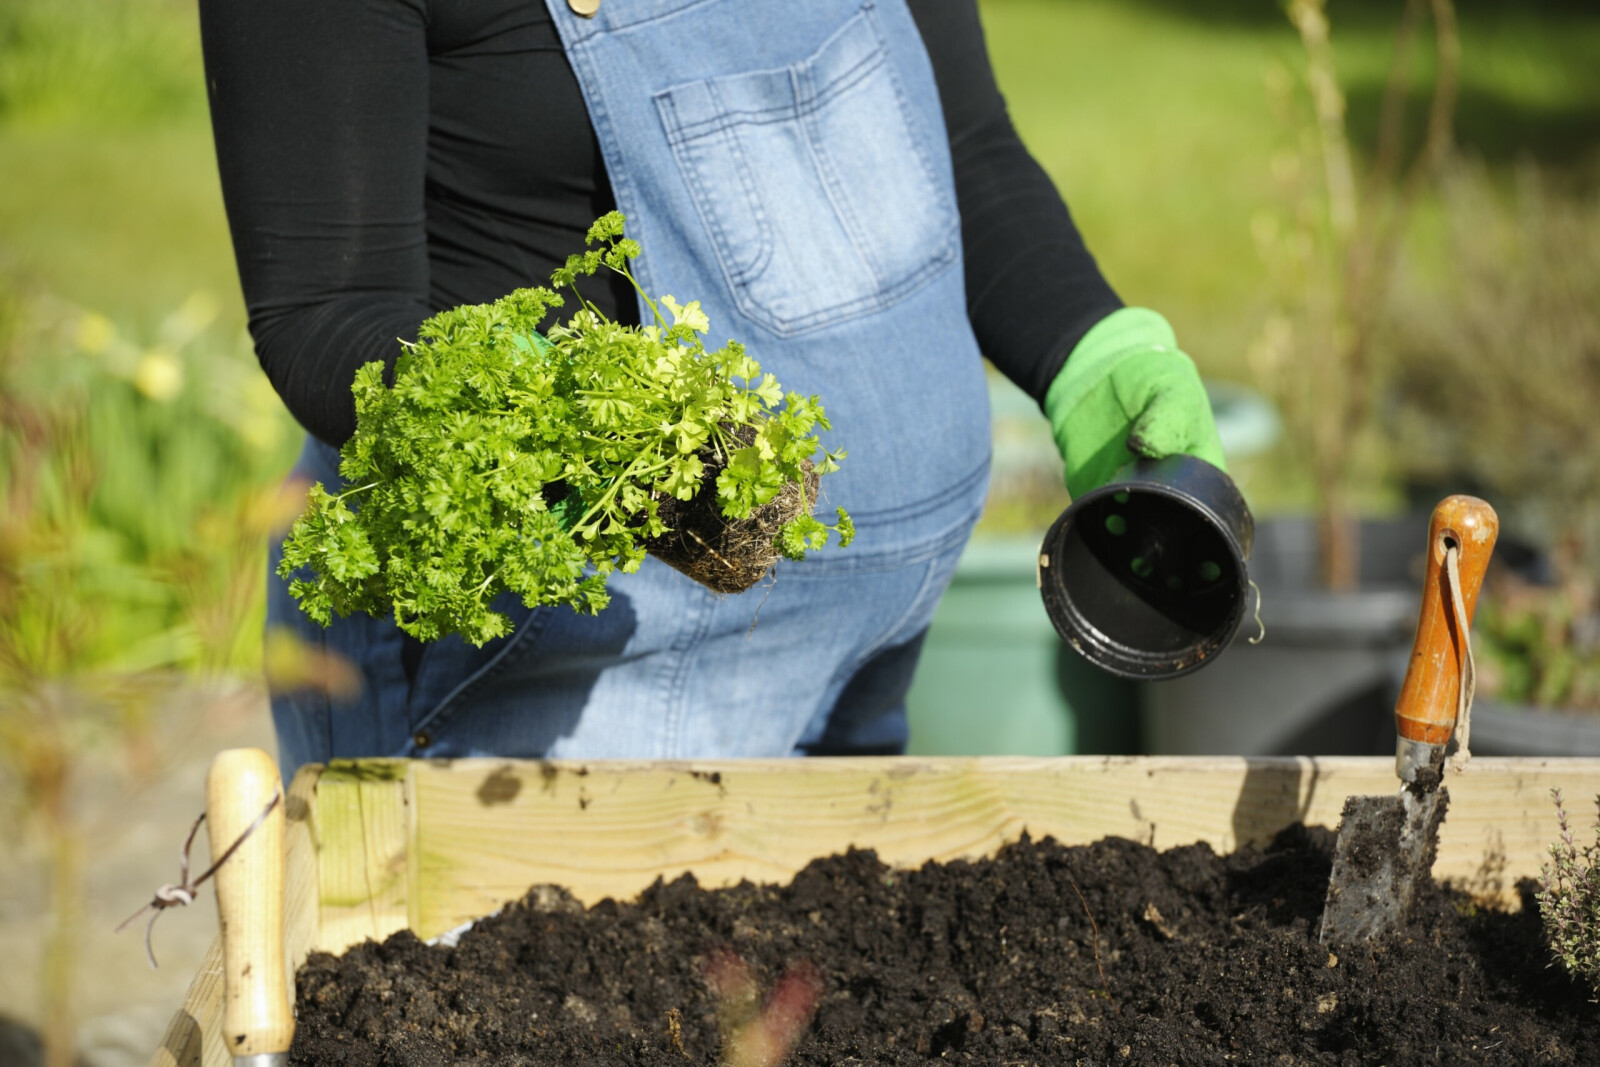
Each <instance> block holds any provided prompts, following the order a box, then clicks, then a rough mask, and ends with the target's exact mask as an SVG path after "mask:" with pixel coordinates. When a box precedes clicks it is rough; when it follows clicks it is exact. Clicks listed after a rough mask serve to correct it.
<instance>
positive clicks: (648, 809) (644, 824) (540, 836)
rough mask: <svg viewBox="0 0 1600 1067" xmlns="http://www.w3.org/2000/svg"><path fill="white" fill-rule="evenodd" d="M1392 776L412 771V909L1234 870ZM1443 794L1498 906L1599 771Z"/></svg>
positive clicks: (1167, 766)
mask: <svg viewBox="0 0 1600 1067" xmlns="http://www.w3.org/2000/svg"><path fill="white" fill-rule="evenodd" d="M1393 767H1394V763H1393V760H1391V759H1387V758H1382V757H1374V758H1320V759H1313V758H1285V759H1244V758H1137V757H1123V758H1108V757H1066V758H1061V759H1048V760H1040V759H1008V758H980V759H937V760H935V759H915V758H893V759H808V760H748V761H706V762H693V763H638V762H626V761H598V762H591V763H587V764H583V763H565V762H517V761H508V760H458V761H454V762H450V763H444V762H438V763H417V764H414V765H413V767H412V771H411V776H410V783H409V784H410V790H411V799H412V802H413V803H414V804H415V812H414V815H413V818H414V820H415V829H414V836H413V839H412V844H411V849H412V853H411V855H410V856H409V857H408V866H409V870H410V872H411V876H412V881H413V885H412V889H411V894H412V898H411V899H410V900H409V901H408V903H407V908H408V911H409V918H410V922H411V925H412V927H413V929H414V930H415V931H416V932H417V934H418V935H419V936H421V937H425V938H426V937H431V936H434V935H436V934H438V933H440V932H442V931H444V930H447V929H450V928H451V927H453V926H456V925H459V924H460V923H462V922H465V921H467V920H468V919H471V918H474V917H476V916H479V915H482V914H485V913H487V912H489V911H492V910H494V909H495V908H497V907H499V906H500V905H501V904H503V903H504V902H506V901H508V900H513V899H516V898H517V897H520V896H521V895H522V894H523V893H524V892H525V891H526V889H527V887H528V886H530V885H533V884H538V883H543V882H550V883H557V884H561V885H564V886H567V887H568V888H569V889H571V890H572V891H573V893H574V894H575V895H576V896H577V897H578V898H579V899H581V900H583V901H584V902H586V903H592V902H594V901H596V900H599V899H600V898H602V897H606V896H611V897H617V898H628V897H631V896H633V895H635V894H637V893H638V892H639V891H640V890H641V889H643V888H644V887H645V886H647V885H649V884H650V882H652V881H653V880H654V879H655V878H656V877H658V876H662V877H666V878H669V879H670V878H673V877H676V876H677V875H679V874H681V873H683V872H685V871H691V870H692V871H693V872H694V873H695V874H696V876H697V877H698V878H699V879H700V881H701V883H702V884H703V885H708V886H716V885H727V884H732V883H734V882H737V881H738V880H740V879H741V878H748V879H751V880H753V881H768V882H781V881H785V880H787V879H788V878H790V877H792V876H793V874H794V873H795V871H797V870H798V869H799V868H800V867H802V866H804V865H805V863H806V862H808V861H809V860H810V859H812V858H813V857H816V856H821V855H828V854H830V853H833V852H837V851H840V850H842V849H844V848H847V847H850V846H855V847H858V848H872V849H876V850H877V851H878V853H879V855H880V856H881V857H882V858H883V859H884V860H885V861H886V862H889V863H892V864H897V865H914V864H920V863H922V862H924V861H926V860H929V859H939V860H947V859H952V858H955V857H961V856H966V857H976V856H982V855H989V854H992V853H993V852H994V851H995V850H996V849H997V848H998V847H999V846H1000V845H1002V844H1004V843H1006V842H1009V841H1013V840H1016V838H1017V837H1018V836H1020V835H1021V833H1022V832H1023V830H1025V829H1026V830H1027V831H1028V832H1029V833H1031V834H1032V835H1033V836H1034V837H1043V836H1046V835H1049V836H1052V837H1055V838H1056V839H1058V840H1061V841H1064V842H1067V843H1074V844H1076V843H1087V842H1090V841H1094V840H1098V839H1099V838H1101V837H1104V836H1107V835H1119V836H1124V837H1130V838H1134V839H1136V840H1139V841H1143V842H1145V843H1148V844H1151V845H1153V846H1154V847H1156V848H1161V849H1165V848H1171V847H1173V846H1175V845H1180V844H1189V843H1192V842H1197V841H1204V842H1207V843H1208V844H1210V845H1211V846H1212V847H1213V848H1215V849H1217V850H1218V851H1228V850H1231V849H1232V848H1234V847H1236V845H1237V844H1238V843H1240V842H1263V841H1265V840H1267V839H1270V837H1271V836H1272V834H1274V833H1276V832H1277V831H1278V830H1279V829H1281V828H1283V827H1284V826H1287V825H1289V824H1290V823H1293V822H1296V821H1302V820H1303V821H1305V822H1308V823H1310V824H1312V825H1324V826H1333V825H1337V823H1338V819H1339V812H1340V809H1341V808H1342V806H1343V803H1344V799H1345V797H1346V796H1349V795H1352V794H1359V793H1390V794H1392V793H1393V792H1394V791H1395V789H1396V782H1395V778H1394V770H1393ZM1449 785H1450V789H1451V796H1452V807H1451V811H1450V815H1449V817H1448V818H1447V819H1446V822H1445V830H1444V833H1443V835H1442V837H1441V841H1440V852H1439V860H1438V863H1437V864H1436V866H1435V874H1436V875H1437V876H1438V877H1440V878H1442V879H1446V880H1449V881H1451V882H1453V883H1456V884H1460V885H1462V886H1464V887H1467V888H1470V889H1471V890H1473V891H1475V892H1478V893H1480V894H1484V895H1499V896H1501V897H1502V898H1506V897H1507V896H1508V894H1510V892H1511V890H1512V887H1513V886H1514V884H1515V881H1516V879H1517V878H1519V877H1522V876H1525V875H1531V874H1535V873H1537V871H1538V868H1539V864H1540V862H1541V861H1542V859H1543V857H1544V855H1545V849H1546V846H1547V844H1548V842H1549V841H1550V840H1551V839H1552V838H1553V836H1554V826H1555V823H1554V819H1553V815H1552V809H1551V807H1550V803H1549V790H1550V787H1551V786H1554V785H1560V786H1562V787H1563V788H1565V789H1566V790H1568V791H1569V792H1570V793H1571V794H1573V795H1576V796H1583V795H1589V794H1593V793H1596V792H1600V760H1579V759H1551V760H1531V759H1492V758H1491V759H1477V760H1474V761H1473V762H1472V763H1471V765H1470V766H1469V767H1468V769H1467V771H1466V773H1465V774H1463V775H1452V776H1451V778H1450V781H1449ZM382 847H389V846H382ZM383 862H384V860H383V856H382V855H378V856H374V857H372V858H370V859H368V860H367V863H366V866H367V867H369V868H371V867H375V866H380V865H381V864H382V863H383ZM338 933H339V936H334V935H333V934H330V931H329V925H328V913H327V910H326V907H325V909H324V917H323V939H322V943H323V944H324V945H325V946H326V947H329V948H330V949H331V948H342V947H344V945H345V944H349V943H352V942H353V941H354V940H359V938H358V937H352V939H351V941H343V942H342V943H341V936H343V933H344V931H343V930H342V929H341V930H340V931H339V932H338Z"/></svg>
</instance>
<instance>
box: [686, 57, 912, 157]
mask: <svg viewBox="0 0 1600 1067" xmlns="http://www.w3.org/2000/svg"><path fill="white" fill-rule="evenodd" d="M888 62H889V57H888V54H887V53H886V52H884V51H883V49H882V46H881V45H880V46H879V48H878V49H877V50H875V51H874V52H873V53H872V54H871V55H869V56H867V57H866V58H865V59H863V60H861V61H860V62H859V63H857V64H856V65H855V66H853V67H851V68H850V69H849V70H847V71H845V72H844V73H843V74H840V75H838V76H836V77H835V78H834V80H833V81H831V82H829V83H828V84H827V86H826V87H824V88H823V90H822V91H821V92H820V93H816V94H814V95H807V96H804V97H802V96H801V95H800V94H798V93H795V94H794V97H793V99H792V100H791V101H790V102H789V103H786V104H775V105H773V106H772V107H762V108H738V109H722V108H721V107H720V105H719V107H718V111H717V113H716V114H715V115H713V116H712V117H711V118H708V119H697V120H695V121H694V122H675V123H674V125H673V127H672V128H671V129H669V130H668V133H667V135H668V137H669V138H672V139H674V140H677V141H684V142H687V141H693V140H698V139H699V138H702V137H708V136H710V135H712V134H714V133H720V132H722V131H723V130H725V129H727V128H728V127H731V126H771V125H775V124H777V123H781V122H800V121H803V120H804V119H806V118H809V117H810V116H812V115H814V114H816V113H817V112H818V111H821V110H822V109H823V108H824V107H827V106H828V105H829V104H831V103H832V102H833V101H834V99H835V98H836V97H839V96H842V95H843V94H844V93H846V92H848V91H849V90H851V89H853V88H855V87H856V86H857V85H859V84H860V83H861V82H863V81H865V80H866V78H867V76H868V75H870V74H871V73H873V72H874V71H875V70H877V69H878V68H879V67H881V66H884V65H886V64H887V63H888ZM800 69H806V70H807V75H808V76H807V81H808V82H809V81H810V80H811V79H810V77H809V69H808V65H807V64H805V63H796V64H793V65H791V66H790V67H789V68H787V71H786V73H788V74H789V78H790V85H791V86H792V85H793V84H794V72H795V71H797V70H800ZM783 72H785V71H782V70H780V69H775V70H771V71H758V72H756V73H761V74H770V75H772V76H774V77H776V76H777V75H778V74H779V73H783ZM721 80H725V79H709V80H707V81H706V82H705V83H704V84H705V86H706V88H707V89H709V90H711V91H712V92H713V93H715V89H716V84H717V82H718V81H721ZM671 94H672V90H671V89H667V90H664V91H663V92H662V93H661V95H662V96H670V95H671Z"/></svg>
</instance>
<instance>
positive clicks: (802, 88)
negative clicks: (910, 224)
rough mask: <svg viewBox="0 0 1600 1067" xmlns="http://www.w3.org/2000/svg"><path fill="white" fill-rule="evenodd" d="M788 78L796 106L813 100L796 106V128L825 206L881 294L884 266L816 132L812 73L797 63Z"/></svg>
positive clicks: (817, 102)
mask: <svg viewBox="0 0 1600 1067" xmlns="http://www.w3.org/2000/svg"><path fill="white" fill-rule="evenodd" d="M874 54H875V55H882V54H883V53H882V52H877V53H874ZM881 65H882V64H881V63H880V64H877V66H881ZM863 77H865V75H863ZM790 79H791V84H792V85H793V86H794V98H795V102H796V105H800V104H801V103H802V102H804V101H808V100H810V101H814V103H812V104H810V105H809V106H797V107H796V111H797V116H796V119H795V122H796V125H798V126H799V127H800V131H801V132H802V133H803V134H804V135H805V142H806V149H807V152H808V153H809V155H810V156H811V167H812V169H813V170H814V171H815V172H816V174H817V177H818V179H820V180H821V182H822V191H823V194H824V195H826V196H827V198H828V205H829V206H830V207H832V208H833V213H834V215H836V216H838V219H839V222H840V224H841V225H842V226H843V227H844V231H845V233H846V234H848V235H849V237H850V247H851V248H852V249H854V250H855V253H856V255H858V256H860V257H861V259H862V261H863V262H864V263H865V264H866V267H867V271H868V273H870V274H871V275H872V279H873V281H874V282H875V283H876V285H877V291H878V293H879V294H881V293H882V292H883V289H884V285H883V282H884V271H883V264H881V263H879V262H878V260H877V257H876V256H874V255H873V254H872V242H870V241H867V240H865V239H864V234H863V233H862V229H861V223H860V222H859V221H858V220H857V218H856V213H855V210H854V209H853V208H852V207H851V205H850V197H849V190H848V189H846V188H845V187H844V182H843V181H841V180H840V178H839V173H838V171H837V170H836V169H835V168H834V165H833V159H832V157H830V156H829V155H828V151H827V148H826V146H825V145H824V144H823V142H822V131H821V130H820V129H818V127H817V123H816V121H815V119H816V115H817V113H818V112H819V111H820V110H821V101H820V100H819V99H817V97H816V84H815V79H814V77H813V72H812V70H811V69H810V68H809V67H805V66H804V65H802V64H798V63H797V64H795V65H794V66H793V67H791V68H790ZM830 88H831V87H830ZM834 95H836V96H842V95H843V91H842V90H841V91H840V92H839V93H837V94H834ZM877 305H878V306H880V307H881V306H882V303H881V301H878V302H877Z"/></svg>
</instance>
